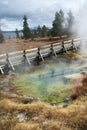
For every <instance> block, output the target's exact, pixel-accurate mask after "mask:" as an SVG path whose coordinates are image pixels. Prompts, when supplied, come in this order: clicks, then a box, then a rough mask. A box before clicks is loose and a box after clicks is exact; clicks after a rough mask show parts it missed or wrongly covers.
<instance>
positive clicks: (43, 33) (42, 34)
mask: <svg viewBox="0 0 87 130" xmlns="http://www.w3.org/2000/svg"><path fill="white" fill-rule="evenodd" d="M47 35H48V28H47V27H46V26H45V25H43V27H42V29H41V36H42V37H46V36H47Z"/></svg>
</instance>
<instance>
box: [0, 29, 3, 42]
mask: <svg viewBox="0 0 87 130" xmlns="http://www.w3.org/2000/svg"><path fill="white" fill-rule="evenodd" d="M3 41H4V35H3V33H2V31H1V30H0V43H2V42H3Z"/></svg>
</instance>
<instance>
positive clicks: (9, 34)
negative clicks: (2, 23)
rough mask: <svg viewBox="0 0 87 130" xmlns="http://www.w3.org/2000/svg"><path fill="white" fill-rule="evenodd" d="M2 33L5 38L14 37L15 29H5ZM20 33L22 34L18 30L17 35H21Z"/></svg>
mask: <svg viewBox="0 0 87 130" xmlns="http://www.w3.org/2000/svg"><path fill="white" fill-rule="evenodd" d="M3 35H4V37H5V39H8V38H9V39H10V38H16V33H15V31H6V32H3ZM22 35H23V33H22V32H19V36H20V37H21V36H22Z"/></svg>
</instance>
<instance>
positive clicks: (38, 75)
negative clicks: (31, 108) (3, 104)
mask: <svg viewBox="0 0 87 130" xmlns="http://www.w3.org/2000/svg"><path fill="white" fill-rule="evenodd" d="M76 72H77V73H78V71H77V70H75V69H73V67H72V64H71V63H67V62H60V63H59V62H57V63H55V62H54V63H53V62H52V63H48V64H44V65H41V66H38V67H31V69H30V70H28V71H27V72H26V73H21V74H20V73H18V74H17V77H16V79H15V82H14V84H15V86H16V87H17V88H19V91H20V92H21V93H23V94H27V95H29V96H33V97H39V98H41V99H42V100H44V101H48V102H50V103H58V102H60V101H62V100H63V99H64V98H66V97H67V96H68V94H69V93H70V89H71V87H72V83H71V82H70V81H69V80H67V79H66V78H65V76H66V75H68V74H73V73H76ZM59 96H60V97H59ZM50 100H51V101H50Z"/></svg>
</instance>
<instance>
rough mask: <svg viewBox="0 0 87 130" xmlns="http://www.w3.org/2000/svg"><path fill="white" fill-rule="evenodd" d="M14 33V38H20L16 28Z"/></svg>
mask: <svg viewBox="0 0 87 130" xmlns="http://www.w3.org/2000/svg"><path fill="white" fill-rule="evenodd" d="M15 33H16V38H20V36H19V31H18V29H17V28H16V31H15Z"/></svg>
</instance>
